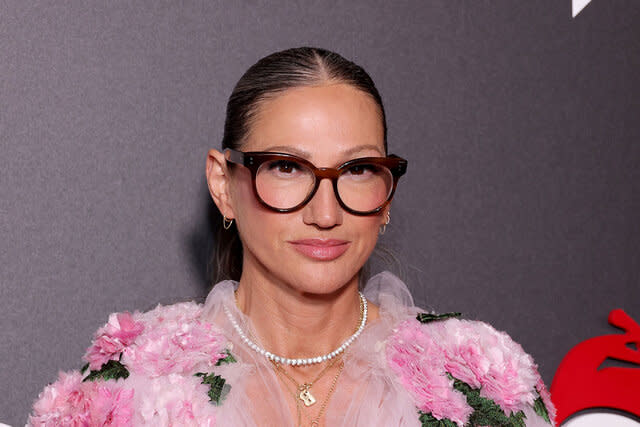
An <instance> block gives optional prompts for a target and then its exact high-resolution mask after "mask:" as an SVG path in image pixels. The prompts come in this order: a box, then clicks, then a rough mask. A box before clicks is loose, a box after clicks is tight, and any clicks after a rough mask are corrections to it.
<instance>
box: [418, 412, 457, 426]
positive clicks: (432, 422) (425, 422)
mask: <svg viewBox="0 0 640 427" xmlns="http://www.w3.org/2000/svg"><path fill="white" fill-rule="evenodd" d="M418 413H419V414H420V418H419V420H420V423H422V427H458V425H457V424H456V423H454V422H453V421H451V420H450V419H448V418H443V419H441V420H439V419H437V418H436V417H434V416H433V415H431V412H429V413H425V412H422V411H418Z"/></svg>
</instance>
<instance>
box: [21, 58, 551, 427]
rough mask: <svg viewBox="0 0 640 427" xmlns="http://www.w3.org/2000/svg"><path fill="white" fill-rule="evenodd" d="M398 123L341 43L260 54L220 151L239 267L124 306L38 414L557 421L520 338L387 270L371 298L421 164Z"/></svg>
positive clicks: (262, 420)
mask: <svg viewBox="0 0 640 427" xmlns="http://www.w3.org/2000/svg"><path fill="white" fill-rule="evenodd" d="M386 133H387V132H386V121H385V113H384V108H383V105H382V100H381V98H380V95H379V94H378V91H377V89H376V88H375V86H374V84H373V82H372V81H371V79H370V77H369V76H368V75H367V73H366V72H365V71H364V70H363V69H362V68H361V67H359V66H357V65H356V64H353V63H352V62H350V61H347V60H346V59H344V58H342V57H341V56H339V55H337V54H335V53H332V52H328V51H326V50H322V49H314V48H299V49H290V50H286V51H282V52H277V53H275V54H272V55H270V56H267V57H265V58H263V59H262V60H260V61H259V62H258V63H256V64H255V65H254V66H253V67H251V68H250V69H249V70H248V71H247V72H246V73H245V75H244V76H243V77H242V78H241V79H240V81H239V82H238V84H237V86H236V87H235V89H234V91H233V93H232V95H231V98H230V100H229V104H228V108H227V119H226V124H225V133H224V139H223V151H222V152H221V151H217V150H210V151H209V154H208V157H207V164H206V174H207V181H208V184H209V190H210V193H211V197H212V198H213V200H214V202H215V204H216V206H217V207H218V209H219V211H220V213H221V215H222V218H221V222H222V224H223V227H222V230H221V232H222V234H221V236H219V237H220V238H219V239H218V242H219V247H218V251H217V254H216V256H217V260H218V267H219V270H220V271H221V272H222V275H223V276H225V275H226V277H227V278H230V279H232V280H225V281H222V282H220V283H218V284H217V285H215V286H214V288H213V290H212V291H211V293H210V294H209V296H208V297H207V300H206V302H205V303H204V305H197V304H195V303H184V304H176V305H173V306H168V307H161V306H159V307H158V308H156V309H155V310H152V311H150V312H147V313H134V314H133V315H131V314H128V313H119V314H114V315H112V316H111V317H110V318H109V322H108V323H107V325H105V326H104V327H103V328H101V329H100V330H98V332H97V333H96V335H95V339H94V342H93V344H92V346H91V347H90V348H89V349H88V351H87V354H86V355H85V359H86V361H87V362H88V366H87V367H85V370H84V371H83V373H80V372H73V373H67V374H61V377H60V379H59V380H58V382H57V383H55V384H53V385H52V386H49V387H47V388H46V389H45V390H44V391H43V393H42V394H41V396H40V397H39V400H38V402H36V404H35V406H34V413H33V415H32V416H31V418H30V421H29V422H30V424H31V425H76V424H78V425H105V424H107V425H143V424H149V425H222V426H230V425H233V426H245V425H247V426H253V425H257V426H290V425H294V426H299V425H311V426H320V425H322V426H324V425H326V426H377V425H379V426H419V425H423V426H436V425H437V426H454V425H458V426H463V425H513V426H521V425H527V426H538V425H541V426H542V425H549V424H551V421H552V420H553V413H552V412H553V408H552V407H551V404H550V402H549V399H548V395H547V393H546V390H545V388H544V385H543V384H542V381H541V380H540V376H539V374H538V373H537V371H536V366H535V364H534V363H533V361H532V360H531V358H530V357H529V356H528V355H527V354H526V353H524V352H523V351H522V349H521V347H520V346H519V345H517V344H516V343H514V342H513V341H511V340H510V338H509V337H508V336H507V335H506V334H504V333H499V332H497V331H495V330H494V329H492V328H491V327H490V326H488V325H486V324H483V323H481V322H472V321H465V320H458V319H456V318H455V317H456V315H455V314H451V315H440V316H438V315H431V314H426V313H421V311H420V310H419V309H417V308H416V307H415V306H414V305H413V303H412V299H411V296H410V294H409V292H408V290H407V288H406V287H405V285H404V284H403V283H402V282H400V281H399V280H398V279H397V278H396V277H394V276H393V275H391V274H389V273H381V274H379V275H377V276H375V277H373V278H371V279H370V280H369V281H368V283H367V284H366V286H364V288H363V292H362V293H360V291H359V282H360V281H361V279H362V277H361V276H362V273H361V272H362V269H363V266H364V265H365V263H366V261H367V259H368V258H369V256H370V255H371V253H372V251H373V249H374V247H375V244H376V241H377V238H378V235H379V234H381V233H383V232H384V230H385V229H386V227H387V226H388V224H389V220H390V215H389V209H390V201H391V198H392V196H393V193H394V190H395V188H396V185H397V183H398V180H399V179H400V177H401V176H402V175H403V174H404V172H405V170H406V161H405V160H403V159H401V158H399V157H396V156H393V155H387V141H386ZM83 380H84V381H83ZM74 423H76V424H74Z"/></svg>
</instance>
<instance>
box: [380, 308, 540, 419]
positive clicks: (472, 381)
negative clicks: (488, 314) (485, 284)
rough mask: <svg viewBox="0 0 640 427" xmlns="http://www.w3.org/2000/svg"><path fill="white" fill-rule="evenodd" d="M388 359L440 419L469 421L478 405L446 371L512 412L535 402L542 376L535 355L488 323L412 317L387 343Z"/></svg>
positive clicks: (420, 401)
mask: <svg viewBox="0 0 640 427" xmlns="http://www.w3.org/2000/svg"><path fill="white" fill-rule="evenodd" d="M387 360H388V363H389V366H390V367H391V369H392V370H393V371H394V372H395V373H396V374H397V375H398V376H399V378H400V380H401V381H402V383H403V384H404V385H405V386H406V387H407V389H408V390H409V392H410V394H411V395H412V396H413V398H414V399H415V401H416V402H417V407H418V409H420V410H422V411H423V412H427V413H429V412H430V413H431V414H432V415H433V416H434V417H435V418H437V419H442V418H448V419H450V420H451V421H453V422H455V423H456V424H457V425H458V426H462V425H464V424H466V422H467V421H468V418H469V416H470V415H471V413H472V412H473V409H472V408H471V407H470V406H469V405H468V404H467V402H466V398H465V396H464V395H463V394H462V393H460V392H458V391H456V390H454V389H453V381H452V380H450V379H449V377H448V376H447V373H448V374H450V375H452V376H453V377H454V378H456V379H459V380H461V381H463V382H465V383H467V384H469V385H470V386H471V387H472V388H475V389H480V395H481V396H483V397H485V398H488V399H492V400H493V401H494V402H496V403H497V404H498V405H499V406H500V407H501V408H502V409H503V410H504V411H505V414H506V415H507V416H508V415H510V414H511V413H513V412H517V411H520V410H522V409H524V408H525V407H527V406H529V405H532V404H533V401H534V399H535V398H536V397H537V396H536V393H535V386H536V384H538V382H539V381H540V377H539V375H538V374H537V371H536V366H535V364H534V363H533V359H532V358H531V356H529V355H528V354H527V353H525V352H524V351H523V350H522V347H521V346H520V345H519V344H517V343H515V342H514V341H513V340H512V339H511V338H510V337H509V336H508V335H507V334H505V333H503V332H498V331H496V330H495V329H494V328H492V327H491V326H489V325H487V324H486V323H482V322H476V321H467V320H458V319H448V320H442V321H434V322H430V323H427V324H422V323H420V322H418V321H417V320H415V319H410V320H407V321H405V322H403V323H402V324H400V325H399V326H398V329H397V332H396V333H395V334H394V335H392V336H391V337H390V339H389V341H388V342H387Z"/></svg>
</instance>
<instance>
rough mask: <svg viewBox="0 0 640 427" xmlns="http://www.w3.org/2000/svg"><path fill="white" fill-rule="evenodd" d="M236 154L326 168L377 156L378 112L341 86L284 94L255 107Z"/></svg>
mask: <svg viewBox="0 0 640 427" xmlns="http://www.w3.org/2000/svg"><path fill="white" fill-rule="evenodd" d="M274 148H275V149H274ZM242 149H243V150H244V151H285V152H291V153H293V154H304V156H305V157H308V158H309V160H312V161H320V162H327V163H335V162H338V161H341V160H345V157H349V158H353V157H363V156H383V155H384V154H385V153H384V130H383V126H382V119H381V113H380V109H379V107H378V105H377V104H376V102H375V101H374V100H373V98H371V97H370V96H369V95H368V94H366V93H364V92H362V91H360V90H358V89H356V88H354V87H353V86H350V85H347V84H341V83H335V84H326V85H322V86H305V87H298V88H293V89H288V90H286V91H284V92H282V93H280V94H278V95H277V96H275V97H273V98H269V99H267V100H265V101H263V102H262V103H261V104H260V106H259V108H258V110H257V114H256V116H255V119H254V121H253V123H252V125H251V129H250V131H249V135H248V138H247V141H246V143H245V144H244V145H243V147H242ZM347 160H348V159H347Z"/></svg>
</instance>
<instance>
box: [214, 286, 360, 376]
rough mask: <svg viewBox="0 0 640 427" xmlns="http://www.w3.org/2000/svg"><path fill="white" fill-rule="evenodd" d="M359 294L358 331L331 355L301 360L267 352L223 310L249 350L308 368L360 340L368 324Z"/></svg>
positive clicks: (224, 306)
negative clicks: (359, 314)
mask: <svg viewBox="0 0 640 427" xmlns="http://www.w3.org/2000/svg"><path fill="white" fill-rule="evenodd" d="M358 294H359V295H360V302H361V304H362V319H361V321H360V325H359V326H358V329H357V330H356V331H355V332H354V333H353V335H351V336H350V337H349V338H347V339H346V340H345V341H344V342H343V343H342V345H341V346H340V347H338V348H336V349H335V350H334V351H332V352H331V353H327V354H324V355H322V356H316V357H308V358H300V359H289V358H288V357H282V356H277V355H275V354H273V353H271V352H269V351H266V350H265V349H264V348H262V347H260V346H259V345H258V344H256V343H254V342H253V341H251V340H250V339H249V337H247V335H246V334H245V333H244V331H243V330H242V328H241V327H240V325H239V324H238V321H237V320H236V319H235V318H234V317H233V315H232V314H231V312H230V311H229V309H228V308H227V306H226V305H223V309H224V313H225V314H226V315H227V318H228V319H229V321H230V322H231V324H232V325H233V328H234V329H235V330H236V332H237V333H238V335H240V338H242V341H244V343H245V344H246V345H247V346H249V348H251V349H252V350H253V351H255V352H256V353H260V354H261V355H263V356H264V357H266V358H267V359H269V360H272V361H274V362H276V363H282V364H284V365H290V366H306V365H313V364H315V363H321V362H326V361H327V360H331V359H333V358H334V357H336V356H338V355H339V354H341V353H342V352H344V351H345V350H346V349H347V348H348V347H349V346H350V345H351V343H352V342H353V341H354V340H355V339H356V338H358V336H359V335H360V333H361V332H362V330H363V329H364V326H365V324H366V323H367V299H366V298H365V297H364V295H362V292H358Z"/></svg>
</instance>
